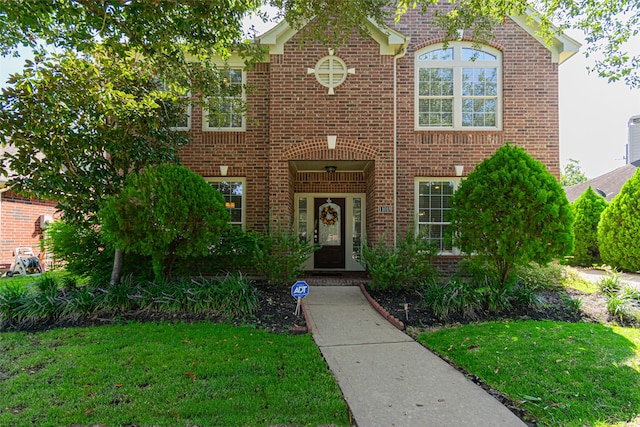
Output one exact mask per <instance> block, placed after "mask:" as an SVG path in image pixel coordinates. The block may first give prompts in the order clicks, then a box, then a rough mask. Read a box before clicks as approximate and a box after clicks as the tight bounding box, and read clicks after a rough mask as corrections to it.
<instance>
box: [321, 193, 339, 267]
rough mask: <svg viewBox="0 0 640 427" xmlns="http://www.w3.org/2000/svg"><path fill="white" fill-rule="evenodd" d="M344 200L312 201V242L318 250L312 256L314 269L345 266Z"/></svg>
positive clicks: (322, 199)
mask: <svg viewBox="0 0 640 427" xmlns="http://www.w3.org/2000/svg"><path fill="white" fill-rule="evenodd" d="M344 201H345V199H344V198H316V199H314V212H315V214H314V215H315V218H314V223H315V224H316V225H315V230H314V232H313V237H314V241H315V242H316V243H318V244H320V249H319V250H317V251H316V252H315V254H314V268H344V266H345V243H346V242H345V218H344V214H345V202H344Z"/></svg>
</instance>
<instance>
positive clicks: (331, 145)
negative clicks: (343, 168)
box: [327, 135, 338, 150]
mask: <svg viewBox="0 0 640 427" xmlns="http://www.w3.org/2000/svg"><path fill="white" fill-rule="evenodd" d="M336 139H338V136H337V135H327V148H328V149H329V150H335V149H336Z"/></svg>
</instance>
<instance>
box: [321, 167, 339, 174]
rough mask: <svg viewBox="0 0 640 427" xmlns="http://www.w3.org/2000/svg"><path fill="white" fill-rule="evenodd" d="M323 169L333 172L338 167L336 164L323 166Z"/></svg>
mask: <svg viewBox="0 0 640 427" xmlns="http://www.w3.org/2000/svg"><path fill="white" fill-rule="evenodd" d="M324 169H325V170H326V171H327V173H335V172H336V169H338V168H337V167H336V166H325V167H324Z"/></svg>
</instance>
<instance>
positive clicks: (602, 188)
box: [564, 160, 640, 202]
mask: <svg viewBox="0 0 640 427" xmlns="http://www.w3.org/2000/svg"><path fill="white" fill-rule="evenodd" d="M638 167H640V160H639V161H636V162H633V163H629V164H628V165H624V166H621V167H619V168H617V169H614V170H612V171H611V172H607V173H605V174H604V175H600V176H599V177H597V178H593V179H590V180H588V181H586V182H583V183H580V184H576V185H571V186H569V187H565V188H564V191H565V193H566V194H567V199H568V200H569V202H574V201H575V200H576V199H577V198H578V197H580V195H581V194H582V193H584V192H585V191H586V190H587V188H589V187H591V188H593V190H594V191H595V192H596V193H598V194H600V195H601V196H602V197H604V198H605V200H606V201H607V202H610V201H611V200H613V198H614V197H615V196H616V195H618V193H619V192H620V189H621V188H622V186H623V185H624V184H625V182H627V180H629V178H631V177H632V176H633V175H634V174H635V173H636V170H637V169H638Z"/></svg>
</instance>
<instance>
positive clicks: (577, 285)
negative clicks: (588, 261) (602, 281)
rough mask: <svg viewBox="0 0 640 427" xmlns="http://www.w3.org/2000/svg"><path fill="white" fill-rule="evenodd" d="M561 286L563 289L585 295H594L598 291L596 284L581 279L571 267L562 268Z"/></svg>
mask: <svg viewBox="0 0 640 427" xmlns="http://www.w3.org/2000/svg"><path fill="white" fill-rule="evenodd" d="M562 284H563V286H565V287H568V288H572V289H575V290H578V291H581V292H584V293H587V294H594V293H596V292H599V291H600V289H599V287H598V283H596V282H592V281H589V280H587V279H585V278H583V277H582V276H581V275H580V273H578V271H577V270H575V269H574V268H571V267H564V275H563V278H562Z"/></svg>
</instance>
